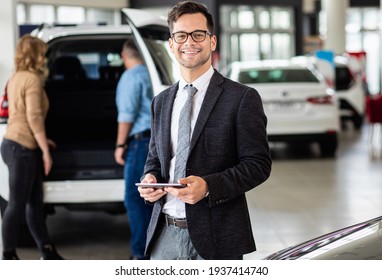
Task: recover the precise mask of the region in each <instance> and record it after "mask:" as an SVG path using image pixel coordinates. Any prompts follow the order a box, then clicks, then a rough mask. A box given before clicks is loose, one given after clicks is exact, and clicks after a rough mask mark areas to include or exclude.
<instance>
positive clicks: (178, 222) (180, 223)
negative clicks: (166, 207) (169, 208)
mask: <svg viewBox="0 0 382 280" xmlns="http://www.w3.org/2000/svg"><path fill="white" fill-rule="evenodd" d="M164 218H165V221H166V225H167V226H168V225H173V226H175V227H178V228H187V220H186V218H182V219H179V218H175V217H171V216H169V215H166V214H165V215H164Z"/></svg>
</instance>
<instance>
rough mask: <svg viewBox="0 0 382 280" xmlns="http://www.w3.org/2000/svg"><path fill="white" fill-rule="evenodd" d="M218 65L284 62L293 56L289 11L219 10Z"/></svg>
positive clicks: (229, 7) (270, 8) (242, 7)
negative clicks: (267, 60) (219, 52)
mask: <svg viewBox="0 0 382 280" xmlns="http://www.w3.org/2000/svg"><path fill="white" fill-rule="evenodd" d="M220 26H221V30H220V51H221V57H220V59H221V63H222V64H225V65H227V64H229V63H230V62H232V61H248V60H258V59H284V58H285V59H287V58H290V57H291V56H294V55H295V46H294V42H295V29H294V27H295V22H294V14H293V9H291V8H288V7H277V6H263V7H262V6H257V5H256V6H247V5H223V6H221V7H220Z"/></svg>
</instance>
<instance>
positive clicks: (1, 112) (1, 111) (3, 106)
mask: <svg viewBox="0 0 382 280" xmlns="http://www.w3.org/2000/svg"><path fill="white" fill-rule="evenodd" d="M0 118H8V97H7V96H6V95H4V96H2V97H0Z"/></svg>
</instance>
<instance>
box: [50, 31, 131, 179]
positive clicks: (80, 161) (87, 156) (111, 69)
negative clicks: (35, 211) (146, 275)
mask: <svg viewBox="0 0 382 280" xmlns="http://www.w3.org/2000/svg"><path fill="white" fill-rule="evenodd" d="M100 37H101V36H98V37H94V38H93V39H92V38H89V36H88V37H85V36H83V37H75V38H74V39H73V40H68V39H67V38H66V40H65V41H62V42H60V40H57V41H56V42H55V43H53V44H52V45H51V47H50V50H49V53H48V55H49V69H50V72H49V73H50V74H49V78H48V80H47V82H46V92H47V95H48V98H49V102H50V108H49V112H48V115H47V119H46V130H47V136H48V137H49V138H50V139H52V140H53V141H55V142H56V143H57V148H56V149H55V150H53V151H52V157H53V161H54V165H53V168H52V171H51V173H50V175H49V177H48V178H47V179H48V180H50V181H57V180H98V179H120V178H122V177H123V167H121V166H119V165H117V163H116V162H115V160H114V147H115V139H116V135H117V125H118V123H117V108H116V105H115V91H116V86H117V83H118V80H119V78H120V76H121V74H122V73H123V71H124V68H123V64H122V60H121V58H120V56H119V53H120V51H121V48H122V44H123V42H124V40H125V39H126V36H122V38H118V37H117V36H116V35H113V38H114V39H110V38H108V39H107V40H106V39H105V38H100Z"/></svg>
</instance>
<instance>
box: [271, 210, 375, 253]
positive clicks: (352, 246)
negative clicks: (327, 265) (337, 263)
mask: <svg viewBox="0 0 382 280" xmlns="http://www.w3.org/2000/svg"><path fill="white" fill-rule="evenodd" d="M381 226H382V216H381V217H378V218H374V219H371V220H368V221H365V222H362V223H359V224H356V225H353V226H349V227H346V228H343V229H340V230H337V231H334V232H331V233H328V234H325V235H323V236H320V237H317V238H315V239H312V240H309V241H307V242H304V243H301V244H299V245H296V246H292V247H289V248H286V249H284V250H281V251H279V252H276V253H274V254H272V255H269V256H268V257H266V258H264V259H265V260H297V259H298V260H303V259H313V260H381V259H382V230H381Z"/></svg>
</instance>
